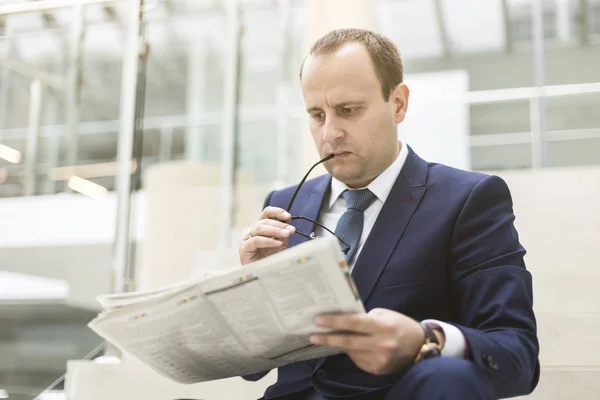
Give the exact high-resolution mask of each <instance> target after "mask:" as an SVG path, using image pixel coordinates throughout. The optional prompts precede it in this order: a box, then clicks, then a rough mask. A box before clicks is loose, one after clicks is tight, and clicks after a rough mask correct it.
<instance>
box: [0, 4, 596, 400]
mask: <svg viewBox="0 0 600 400" xmlns="http://www.w3.org/2000/svg"><path fill="white" fill-rule="evenodd" d="M323 1H327V0H323ZM331 1H334V0H331ZM58 3H61V2H58V1H54V0H39V1H34V0H20V1H17V0H0V360H1V361H0V389H3V390H5V391H6V392H7V393H8V394H9V395H10V399H16V400H21V399H31V398H34V397H35V396H37V395H38V394H39V393H41V392H42V391H43V390H44V389H45V388H47V387H49V386H50V385H51V384H52V383H53V382H55V381H56V380H57V379H58V378H59V377H60V376H61V375H63V374H64V373H65V365H66V362H67V360H70V359H81V358H83V357H85V356H86V355H87V354H89V353H90V352H91V351H92V350H93V349H94V348H96V347H97V346H98V345H99V344H101V340H100V338H98V337H97V336H95V335H94V334H93V333H92V332H91V331H90V330H89V329H88V328H87V326H86V324H87V322H89V321H90V320H91V319H92V318H93V317H94V316H95V315H96V313H97V312H98V304H96V303H95V301H94V296H96V295H98V294H101V293H105V292H108V291H111V290H115V289H116V288H117V289H118V290H122V289H123V288H125V287H127V285H128V284H131V282H128V281H127V279H128V278H127V277H125V278H124V277H123V275H122V274H123V273H125V274H129V275H128V277H129V278H131V277H133V276H135V270H136V268H137V269H138V270H139V268H140V264H141V263H143V262H150V261H147V260H150V259H151V258H152V257H153V253H152V249H150V248H149V247H150V246H147V245H148V243H144V237H148V236H147V233H146V232H147V228H148V229H150V230H151V231H152V229H155V226H154V225H152V223H153V222H152V221H153V220H152V219H151V218H149V217H148V218H146V217H144V215H152V210H150V208H151V207H150V206H149V203H151V200H150V199H151V198H152V199H154V200H152V201H154V202H156V201H158V200H156V198H157V197H152V193H161V191H162V193H163V194H160V195H158V194H157V195H156V196H162V197H160V199H162V201H170V199H175V198H176V197H177V195H178V194H179V193H184V192H177V189H176V188H175V186H174V184H172V185H171V186H169V185H167V184H166V183H165V182H166V180H173V181H178V180H179V181H181V182H185V184H186V185H187V184H189V185H201V186H203V187H210V188H211V189H210V190H208V189H207V191H204V192H202V193H203V194H202V196H206V197H207V201H208V197H210V200H211V201H214V202H215V207H217V208H219V207H220V208H219V210H216V211H215V213H214V215H201V214H198V215H194V216H193V218H192V217H190V218H192V219H194V218H195V221H197V220H198V219H201V220H202V222H203V223H205V224H207V225H210V226H211V230H210V232H208V233H206V236H205V237H203V240H205V241H204V247H205V248H203V249H198V248H195V250H208V249H211V248H219V249H231V248H232V247H233V246H235V238H236V237H237V236H238V235H239V232H240V228H241V227H243V226H245V225H246V223H247V222H248V221H252V219H253V218H254V217H255V216H256V215H257V214H258V213H259V211H260V208H261V206H262V202H263V199H264V197H265V195H267V194H268V193H269V191H271V190H273V189H275V188H281V187H283V186H287V185H290V184H293V183H295V182H296V181H297V180H299V179H300V178H301V176H302V174H303V173H304V171H305V170H306V166H307V165H310V164H311V163H312V162H313V161H314V154H313V153H312V152H310V151H307V150H306V148H307V143H306V141H307V137H309V135H308V133H307V129H306V120H305V118H306V117H305V114H306V111H305V110H304V104H303V100H302V96H301V92H300V85H299V81H298V72H299V66H300V64H301V63H302V60H303V58H304V56H305V55H306V52H307V49H308V46H309V37H310V35H309V33H307V32H308V26H309V25H310V22H311V18H313V16H314V15H315V13H316V12H318V11H316V10H315V8H316V7H317V6H316V5H315V1H313V0H146V1H143V5H142V6H141V10H142V12H143V17H142V19H141V21H138V20H137V16H135V15H134V16H133V17H132V15H131V9H132V5H131V4H132V3H136V1H135V0H131V1H130V0H118V1H116V0H112V1H110V0H79V1H68V0H65V1H63V2H62V4H58ZM138 3H139V2H138ZM361 3H362V4H368V6H369V7H370V9H371V10H372V18H371V19H370V20H369V21H370V24H371V25H372V28H373V29H374V30H376V31H377V32H380V33H382V34H385V35H387V36H388V37H390V38H391V39H392V40H393V41H394V42H395V43H396V44H397V45H398V47H399V49H400V51H401V53H402V56H403V59H404V63H405V74H406V82H407V84H408V85H409V86H410V87H412V94H411V96H413V97H414V102H413V103H411V108H410V109H409V114H410V116H409V119H408V120H407V123H406V125H405V126H402V127H401V129H400V131H399V136H400V138H403V139H406V140H407V142H408V144H409V145H411V146H413V147H414V148H415V149H416V150H417V151H418V152H419V153H420V154H421V155H425V158H428V157H429V158H431V159H430V161H438V162H443V163H448V164H451V165H454V166H457V167H460V168H466V169H470V170H475V171H483V172H489V173H495V174H499V175H501V176H503V177H504V178H505V179H506V180H507V182H509V184H510V185H511V189H512V190H513V194H514V198H515V211H516V213H517V227H520V226H522V227H523V240H524V242H525V243H524V244H525V247H527V248H529V247H531V248H533V249H535V250H536V251H533V252H531V249H530V254H531V255H530V257H531V259H530V260H529V261H530V262H531V263H532V265H533V266H534V267H532V268H538V269H535V270H534V276H536V275H535V274H536V273H538V272H537V271H538V270H539V271H541V272H539V275H537V276H539V277H540V280H539V282H538V283H537V285H538V286H536V291H537V293H536V296H539V297H538V300H539V302H538V304H539V305H540V307H544V311H545V310H550V311H552V312H553V313H554V314H552V315H550V316H548V317H547V319H546V320H544V321H553V322H552V325H550V328H548V329H546V328H544V329H546V330H545V331H543V333H540V335H541V337H542V338H544V339H545V340H549V341H550V340H554V339H553V338H556V337H561V335H563V334H565V335H567V333H565V332H566V330H560V329H561V328H558V326H559V325H560V326H564V325H565V319H564V318H567V317H570V318H574V316H578V317H580V318H582V319H584V320H585V321H592V322H587V323H589V326H590V327H600V316H599V315H598V314H596V313H598V312H599V310H598V308H597V304H600V303H598V302H596V303H595V304H596V306H594V305H593V304H594V302H593V300H590V299H591V297H589V298H588V297H586V298H581V300H580V301H579V302H572V303H569V302H568V299H569V298H571V297H569V296H570V294H578V293H579V294H581V293H586V294H588V295H590V296H591V295H592V292H595V291H594V289H593V287H592V283H593V282H589V275H588V274H595V275H593V276H594V277H600V276H598V272H597V271H595V270H594V269H593V268H592V267H593V266H596V267H598V266H600V258H599V257H598V255H596V254H595V253H593V251H592V248H593V247H594V246H595V245H596V244H597V243H598V239H600V228H598V226H600V212H599V211H598V210H596V208H597V205H598V204H600V203H599V202H600V0H544V1H542V0H486V1H472V0H370V1H368V2H367V1H364V0H363V1H362V2H361ZM66 5H69V6H66ZM347 7H348V8H352V7H354V6H351V5H348V6H347ZM356 12H359V10H358V11H356ZM132 25H133V26H132ZM341 25H343V23H342V24H341ZM138 38H141V40H138ZM136 40H137V41H136ZM413 83H414V85H413V86H411V84H413ZM309 145H310V143H309ZM453 155H454V157H453ZM186 163H191V165H192V164H200V165H202V169H200V170H195V169H184V170H172V171H171V170H169V171H165V170H162V169H161V167H165V168H166V167H167V166H180V165H188V164H186ZM186 168H187V167H186ZM152 171H154V172H155V173H156V174H161V173H162V174H163V175H161V179H162V181H161V180H160V179H158V178H157V179H156V180H157V182H156V183H155V184H154V186H152V184H151V182H150V178H149V176H150V175H149V174H151V173H152ZM161 171H162V172H161ZM181 171H183V172H181ZM198 171H199V172H198ZM196 174H197V175H196ZM200 175H201V176H200ZM532 182H535V184H533V183H532ZM182 184H183V183H182ZM554 185H557V186H559V187H558V188H557V187H554ZM171 190H173V191H172V192H171ZM557 190H558V192H557ZM165 193H167V194H165ZM169 193H170V194H171V197H169V196H168V194H169ZM548 198H549V199H548ZM582 199H584V200H585V201H584V202H583V203H575V204H578V205H576V206H575V208H576V210H573V211H572V207H573V202H574V201H577V202H579V201H582ZM540 202H541V203H545V202H547V203H546V206H544V205H539V203H540ZM152 204H156V203H152ZM211 204H212V203H211ZM172 207H173V210H172V212H173V213H177V210H176V208H177V204H173V206H172ZM588 212H589V213H592V214H587V213H588ZM561 213H570V215H569V216H571V217H572V218H576V219H577V220H578V221H579V224H571V225H569V223H568V221H569V220H567V219H566V217H567V216H566V215H559V216H557V214H561ZM562 217H565V219H561V218H562ZM560 221H563V222H564V223H561V222H560ZM552 222H553V223H552ZM519 224H522V225H519ZM156 229H158V228H156ZM537 231H541V233H540V234H539V235H536V234H534V233H535V232H537ZM565 236H573V237H572V238H571V239H570V240H572V242H573V243H571V241H569V243H570V244H569V245H568V246H566V249H565V248H564V247H563V251H564V252H567V253H568V254H569V255H570V256H572V255H574V254H575V255H576V256H577V260H575V261H573V259H572V258H567V256H564V257H562V256H561V255H560V254H559V255H557V254H551V252H552V250H553V248H554V249H556V248H557V247H559V246H564V243H563V242H562V240H564V239H565ZM154 240H158V239H154ZM528 244H531V246H528ZM145 245H146V246H145ZM569 246H571V247H569ZM188 250H189V251H192V249H186V250H185V251H188ZM544 252H546V253H545V254H542V255H540V253H544ZM144 260H146V261H144ZM190 261H191V260H190ZM186 262H187V261H186ZM549 263H553V264H552V267H550V266H549ZM571 263H575V264H577V265H581V266H582V267H581V268H580V269H576V268H575V266H574V265H575V264H571ZM561 267H564V269H562V268H561ZM570 267H572V269H571V272H572V271H575V270H577V271H578V272H576V273H575V272H572V274H571V273H565V272H564V271H565V269H566V268H570ZM549 270H551V271H553V272H552V273H553V274H554V275H544V274H545V273H546V272H548V271H549ZM548 273H550V272H548ZM573 274H574V275H573ZM117 275H118V276H117ZM138 276H139V275H138ZM537 276H536V277H537ZM574 276H576V277H579V278H580V279H579V280H577V279H576V278H574ZM557 277H558V278H557ZM560 277H563V278H564V279H563V280H562V281H561V285H558V283H556V281H557V279H558V280H560V279H562V278H560ZM586 277H588V279H587V282H586ZM569 279H570V280H569ZM534 282H535V278H534ZM543 285H545V286H543ZM585 285H587V286H585ZM584 286H585V287H584ZM565 287H566V288H567V289H565V292H563V294H562V295H559V294H558V291H559V290H560V289H561V288H565ZM538 288H539V289H538ZM565 299H567V300H565ZM595 299H597V300H598V301H600V297H598V295H597V294H595ZM567 303H568V304H567ZM565 304H566V305H565ZM540 309H541V308H540ZM556 312H561V313H562V314H560V315H561V316H562V317H560V316H557V314H555V313H556ZM584 317H585V318H584ZM552 318H555V319H552ZM560 318H563V319H560ZM544 323H545V322H544ZM594 323H595V324H596V325H593V324H594ZM544 326H545V325H544ZM544 351H545V350H544ZM547 354H549V353H546V355H544V354H542V359H543V362H544V363H545V365H549V368H548V371H550V372H549V374H550V375H548V376H549V377H551V378H548V379H559V380H560V379H563V378H555V377H554V375H552V373H553V372H552V371H554V369H553V368H557V369H556V371H562V370H560V368H562V367H564V366H568V367H569V368H567V373H564V372H563V375H562V376H568V377H569V379H571V380H573V381H577V380H578V379H582V382H583V383H582V385H583V386H585V387H589V385H591V383H590V382H592V381H594V380H595V381H596V382H598V381H600V380H599V379H595V378H600V358H595V359H594V358H593V357H600V353H599V352H597V351H596V352H595V353H594V355H592V356H589V357H588V358H585V357H583V358H576V357H575V358H572V357H571V356H569V355H566V354H567V350H564V351H563V353H560V354H558V353H552V355H547ZM557 354H558V355H557ZM561 354H565V356H564V358H561V357H562V356H561ZM544 357H546V358H544ZM569 357H571V358H569ZM586 368H587V369H586ZM573 371H575V372H577V371H584V372H581V374H580V375H577V374H575V372H573ZM590 371H592V372H590ZM573 374H575V375H573ZM579 376H585V377H587V378H578V377H579ZM564 379H567V378H564ZM561 382H562V381H561ZM62 385H63V384H62V383H59V384H58V386H57V387H56V389H60V388H62ZM597 385H598V383H596V386H597ZM596 386H594V387H596ZM548 387H550V386H548ZM548 390H550V389H548ZM599 390H600V389H599ZM596 393H597V392H596ZM540 398H541V397H540ZM578 398H581V399H583V398H591V397H578Z"/></svg>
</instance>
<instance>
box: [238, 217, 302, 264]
mask: <svg viewBox="0 0 600 400" xmlns="http://www.w3.org/2000/svg"><path fill="white" fill-rule="evenodd" d="M291 219H292V216H291V215H290V214H289V213H288V212H286V211H285V210H284V209H282V208H278V207H267V208H265V209H264V210H263V212H262V213H261V214H260V217H259V218H258V221H257V222H255V223H254V224H252V225H250V226H249V227H248V228H246V229H244V233H243V234H242V237H241V238H240V243H239V252H240V262H241V263H242V265H244V264H248V263H251V262H253V261H258V260H260V259H262V258H265V257H268V256H270V255H273V254H275V253H279V252H280V251H282V250H285V249H287V247H288V238H289V237H290V236H291V235H293V234H294V232H296V228H295V227H293V226H292V225H289V224H288V222H289V221H291Z"/></svg>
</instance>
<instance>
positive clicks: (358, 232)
mask: <svg viewBox="0 0 600 400" xmlns="http://www.w3.org/2000/svg"><path fill="white" fill-rule="evenodd" d="M342 196H343V197H344V200H346V206H347V207H348V209H347V210H346V212H344V214H342V217H341V218H340V220H339V221H338V224H337V226H336V228H335V234H336V235H338V236H339V237H340V238H342V239H344V240H345V241H346V243H348V244H349V245H350V250H349V251H348V253H347V254H346V261H348V263H350V262H351V260H352V257H354V255H355V254H356V249H357V248H358V244H359V242H360V237H361V236H362V231H363V225H364V220H365V215H364V211H365V210H366V209H367V208H369V206H370V205H371V204H373V202H374V201H375V200H376V199H377V197H376V196H375V195H374V194H373V192H371V191H370V190H369V189H361V190H346V191H345V192H344V193H342Z"/></svg>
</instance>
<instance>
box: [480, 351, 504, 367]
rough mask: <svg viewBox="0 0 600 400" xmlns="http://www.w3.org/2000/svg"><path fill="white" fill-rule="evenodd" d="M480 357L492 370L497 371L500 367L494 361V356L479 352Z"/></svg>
mask: <svg viewBox="0 0 600 400" xmlns="http://www.w3.org/2000/svg"><path fill="white" fill-rule="evenodd" d="M481 359H482V360H483V362H484V363H485V364H486V365H487V366H488V367H489V368H490V369H492V370H494V371H498V370H499V369H500V367H499V366H498V364H497V363H496V361H494V358H493V357H492V356H490V355H489V354H486V353H483V354H481Z"/></svg>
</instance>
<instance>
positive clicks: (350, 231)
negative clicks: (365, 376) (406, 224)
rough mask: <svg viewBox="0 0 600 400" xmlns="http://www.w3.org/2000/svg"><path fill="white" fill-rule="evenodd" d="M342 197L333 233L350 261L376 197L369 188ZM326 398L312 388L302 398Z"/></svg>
mask: <svg viewBox="0 0 600 400" xmlns="http://www.w3.org/2000/svg"><path fill="white" fill-rule="evenodd" d="M342 197H344V200H346V207H347V208H348V209H347V210H346V211H345V212H344V213H343V214H342V216H341V218H340V220H339V221H338V223H337V226H336V227H335V234H336V235H338V236H339V237H341V238H342V239H344V240H345V241H346V243H348V244H349V245H350V250H349V251H348V253H346V261H348V263H350V260H352V257H354V255H355V254H356V249H357V248H358V244H359V243H360V237H361V236H362V231H363V225H364V221H365V215H364V211H365V210H366V209H367V208H369V206H370V205H371V204H373V202H374V201H375V200H376V199H377V197H376V196H375V195H374V194H373V192H371V191H370V190H369V189H361V190H346V191H344V193H342ZM326 399H327V397H325V396H324V395H322V394H321V393H319V392H317V391H316V390H315V389H314V388H313V389H312V390H311V391H310V393H308V395H307V396H306V397H305V398H304V400H326Z"/></svg>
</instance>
